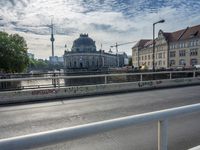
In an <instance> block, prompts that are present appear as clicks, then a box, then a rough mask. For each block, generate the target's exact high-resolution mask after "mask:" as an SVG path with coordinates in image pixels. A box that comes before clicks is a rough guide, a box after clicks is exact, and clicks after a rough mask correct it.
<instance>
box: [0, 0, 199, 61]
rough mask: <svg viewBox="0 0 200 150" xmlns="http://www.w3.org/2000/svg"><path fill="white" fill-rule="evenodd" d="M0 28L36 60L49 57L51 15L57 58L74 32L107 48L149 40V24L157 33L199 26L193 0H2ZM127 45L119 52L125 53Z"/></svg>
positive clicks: (120, 48)
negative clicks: (25, 45)
mask: <svg viewBox="0 0 200 150" xmlns="http://www.w3.org/2000/svg"><path fill="white" fill-rule="evenodd" d="M0 6H1V9H0V18H2V19H3V20H0V30H5V31H8V32H10V33H11V32H12V33H13V32H17V33H19V34H20V35H22V36H24V37H25V38H26V40H27V43H28V46H29V51H30V52H32V53H35V55H36V56H37V57H38V58H48V57H49V56H50V55H51V47H50V45H51V43H50V40H49V39H50V35H49V34H50V32H49V28H48V27H46V25H49V24H50V22H51V17H52V16H54V17H53V18H54V19H53V20H54V24H55V29H56V31H57V32H56V33H57V35H56V36H55V38H56V40H55V54H56V55H59V56H61V55H63V53H64V45H65V44H67V46H68V48H69V49H70V48H71V46H72V43H73V40H74V39H76V38H78V36H79V34H80V33H89V36H90V37H92V38H93V39H94V40H95V41H96V44H97V47H98V48H100V45H101V43H102V44H103V48H104V49H106V50H107V51H108V50H109V48H110V45H113V44H115V43H116V42H117V43H124V42H129V41H135V40H139V39H141V38H152V23H153V22H155V21H157V20H159V19H165V20H166V22H165V23H163V24H157V26H156V29H157V31H158V30H159V29H160V28H161V29H163V30H164V31H175V30H178V29H182V28H185V27H187V26H192V25H196V24H199V20H200V10H199V9H198V8H199V7H200V2H199V1H195V0H190V1H187V0H177V1H173V0H166V1H162V0H161V1H160V0H159V1H154V3H152V1H147V0H139V1H123V2H119V1H118V0H88V1H84V0H67V1H66V0H52V1H50V0H20V1H19V0H10V1H7V0H3V1H1V2H0ZM132 46H133V45H132V44H130V45H124V46H121V47H119V50H121V51H122V50H123V51H126V52H127V53H128V54H131V47H132Z"/></svg>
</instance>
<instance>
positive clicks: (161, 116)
mask: <svg viewBox="0 0 200 150" xmlns="http://www.w3.org/2000/svg"><path fill="white" fill-rule="evenodd" d="M194 112H200V103H198V104H193V105H187V106H182V107H176V108H171V109H165V110H160V111H155V112H150V113H144V114H138V115H133V116H127V117H122V118H117V119H111V120H106V121H101V122H95V123H90V124H85V125H79V126H74V127H69V128H62V129H56V130H51V131H46V132H40V133H35V134H30V135H24V136H19V137H12V138H8V139H1V140H0V149H3V150H11V149H15V150H22V149H30V148H38V147H42V146H48V145H52V144H57V143H60V142H65V141H69V140H74V139H78V138H81V137H85V136H89V135H93V134H97V133H102V132H106V131H110V130H113V129H118V128H122V127H126V126H132V125H136V124H142V123H146V122H151V121H158V150H167V149H168V119H171V118H173V117H177V116H180V115H184V114H189V113H194Z"/></svg>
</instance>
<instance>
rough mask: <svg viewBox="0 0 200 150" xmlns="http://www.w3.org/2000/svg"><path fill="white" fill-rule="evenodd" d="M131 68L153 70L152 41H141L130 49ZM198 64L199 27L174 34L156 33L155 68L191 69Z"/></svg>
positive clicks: (199, 48)
mask: <svg viewBox="0 0 200 150" xmlns="http://www.w3.org/2000/svg"><path fill="white" fill-rule="evenodd" d="M132 63H133V66H135V67H139V66H144V65H146V66H148V68H149V69H152V68H153V40H151V39H141V40H140V41H139V42H138V43H137V44H136V45H135V46H134V47H133V48H132ZM197 64H200V25H197V26H193V27H187V28H186V29H183V30H179V31H176V32H171V33H167V32H163V31H162V30H160V31H159V32H158V37H157V38H156V39H155V68H156V69H159V68H169V67H191V66H194V65H197Z"/></svg>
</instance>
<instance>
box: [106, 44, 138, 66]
mask: <svg viewBox="0 0 200 150" xmlns="http://www.w3.org/2000/svg"><path fill="white" fill-rule="evenodd" d="M135 42H137V41H132V42H126V43H120V44H117V43H116V44H115V45H111V46H110V51H109V52H112V51H111V48H113V47H115V48H116V56H117V67H119V56H118V47H119V46H122V45H127V44H131V43H135Z"/></svg>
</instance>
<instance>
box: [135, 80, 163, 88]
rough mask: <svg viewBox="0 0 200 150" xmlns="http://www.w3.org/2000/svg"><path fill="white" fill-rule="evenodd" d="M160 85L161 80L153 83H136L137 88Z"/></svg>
mask: <svg viewBox="0 0 200 150" xmlns="http://www.w3.org/2000/svg"><path fill="white" fill-rule="evenodd" d="M159 84H162V80H156V81H155V82H153V81H143V82H138V87H152V86H156V85H159Z"/></svg>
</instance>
